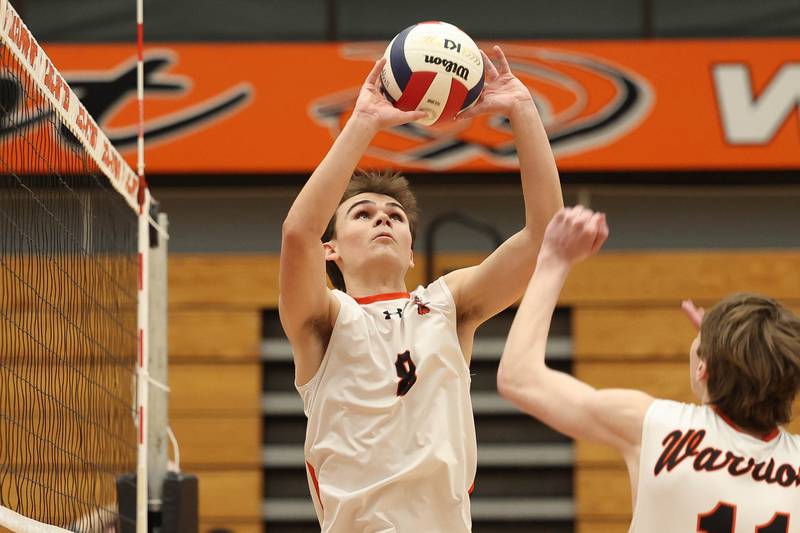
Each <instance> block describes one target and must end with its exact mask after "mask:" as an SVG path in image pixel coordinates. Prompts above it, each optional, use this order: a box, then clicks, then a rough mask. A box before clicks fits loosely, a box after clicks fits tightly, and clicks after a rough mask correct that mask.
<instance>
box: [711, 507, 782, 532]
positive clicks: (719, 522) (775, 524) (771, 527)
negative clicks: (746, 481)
mask: <svg viewBox="0 0 800 533" xmlns="http://www.w3.org/2000/svg"><path fill="white" fill-rule="evenodd" d="M735 527H736V506H735V505H733V504H730V503H725V502H719V503H718V504H717V506H716V507H714V508H713V509H712V510H711V511H709V512H707V513H703V514H699V515H697V531H699V532H702V533H734V528H735ZM788 531H789V515H788V514H786V513H775V514H774V515H772V520H770V521H769V522H768V523H766V524H763V525H760V526H756V529H755V533H787V532H788Z"/></svg>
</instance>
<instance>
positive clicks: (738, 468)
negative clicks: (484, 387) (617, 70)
mask: <svg viewBox="0 0 800 533" xmlns="http://www.w3.org/2000/svg"><path fill="white" fill-rule="evenodd" d="M607 236H608V227H607V225H606V222H605V217H604V215H602V214H598V213H593V212H592V211H590V210H588V209H584V208H582V207H576V208H572V209H563V210H561V211H559V212H558V214H557V215H556V216H555V217H554V218H553V220H552V221H551V222H550V224H549V225H548V227H547V230H546V232H545V237H544V242H543V244H542V249H541V252H540V254H539V258H538V262H537V267H536V272H535V273H534V275H533V277H532V279H531V281H530V284H529V285H528V289H527V291H526V294H525V296H524V298H523V300H522V303H521V305H520V308H519V310H518V312H517V316H516V318H515V319H514V323H513V325H512V327H511V331H510V333H509V336H508V341H507V344H506V348H505V351H504V353H503V356H502V359H501V363H500V369H499V371H498V376H497V383H498V389H499V391H500V393H501V394H502V395H503V396H504V397H506V398H507V399H509V400H511V401H512V402H514V403H515V404H516V405H517V406H518V407H519V408H520V409H522V410H523V411H525V412H526V413H528V414H530V415H532V416H535V417H536V418H538V419H540V420H541V421H543V422H544V423H546V424H548V425H550V426H552V427H553V428H555V429H556V430H558V431H560V432H562V433H565V434H567V435H569V436H571V437H573V438H576V439H586V440H591V441H595V442H599V443H602V444H606V445H609V446H612V447H614V448H616V449H617V450H618V451H619V452H620V453H621V454H622V456H623V457H624V459H625V463H626V465H627V467H628V473H629V475H630V483H631V493H632V495H633V502H634V509H633V520H632V522H631V526H630V531H631V532H633V533H688V532H691V531H703V532H706V533H745V532H746V533H754V532H755V533H787V532H792V533H797V532H800V437H798V436H796V435H792V434H790V433H788V432H786V431H785V430H783V429H781V428H780V426H781V425H782V424H785V423H787V422H788V421H789V420H790V418H791V408H792V401H793V399H794V398H795V396H796V394H797V392H798V389H800V320H798V318H797V317H796V316H795V315H793V314H792V313H791V312H790V311H788V310H786V309H784V308H783V307H781V305H780V304H778V303H777V302H775V301H774V300H771V299H769V298H764V297H761V296H757V295H754V294H737V295H733V296H730V297H728V298H725V299H723V300H722V301H720V302H719V303H718V304H717V305H716V306H714V307H713V308H712V309H711V310H709V311H708V312H707V313H706V314H705V316H702V313H700V312H699V311H698V310H696V309H694V308H693V306H692V305H687V306H685V307H686V308H687V310H688V311H689V312H690V316H691V317H693V318H694V319H695V320H696V321H697V322H698V323H700V320H701V319H702V323H700V333H699V335H698V336H697V338H695V340H694V342H693V343H692V345H691V349H690V353H689V366H690V376H691V385H692V391H693V392H694V394H695V395H696V396H697V398H698V399H699V400H700V402H701V405H691V404H683V403H678V402H673V401H667V400H656V399H654V398H652V397H650V396H649V395H647V394H645V393H644V392H640V391H637V390H622V389H607V390H596V389H594V388H592V387H591V386H590V385H588V384H586V383H583V382H581V381H579V380H577V379H575V378H573V377H572V376H569V375H567V374H564V373H561V372H556V371H554V370H550V369H549V368H547V366H546V365H545V362H544V356H545V344H546V341H547V333H548V329H549V327H550V318H551V315H552V313H553V309H554V307H555V305H556V301H557V299H558V294H559V292H560V290H561V286H562V284H563V282H564V280H565V278H566V276H567V274H568V272H569V270H570V268H571V266H572V265H573V264H574V263H576V262H578V261H580V260H582V259H584V258H586V257H588V256H590V255H592V254H594V253H595V252H597V250H598V249H599V248H600V247H601V246H602V244H603V242H604V241H605V239H606V237H607Z"/></svg>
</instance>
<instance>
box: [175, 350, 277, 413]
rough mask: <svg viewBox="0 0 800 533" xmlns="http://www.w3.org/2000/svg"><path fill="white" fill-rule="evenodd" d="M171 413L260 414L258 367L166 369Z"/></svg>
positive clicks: (217, 365)
mask: <svg viewBox="0 0 800 533" xmlns="http://www.w3.org/2000/svg"><path fill="white" fill-rule="evenodd" d="M169 383H170V388H171V389H172V395H171V398H170V413H171V415H172V416H175V415H178V414H197V413H205V414H207V415H212V414H213V415H220V414H225V413H238V414H244V413H248V414H260V413H261V366H260V364H259V363H257V362H254V363H246V364H244V363H243V364H216V365H215V364H198V365H189V364H175V365H170V367H169Z"/></svg>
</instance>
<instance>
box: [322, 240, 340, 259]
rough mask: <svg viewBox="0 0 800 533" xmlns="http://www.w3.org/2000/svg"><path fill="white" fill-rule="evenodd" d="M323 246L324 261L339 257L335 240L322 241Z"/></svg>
mask: <svg viewBox="0 0 800 533" xmlns="http://www.w3.org/2000/svg"><path fill="white" fill-rule="evenodd" d="M322 246H323V248H325V261H336V260H337V259H339V252H338V251H337V250H336V240H335V239H331V240H329V241H328V242H323V243H322Z"/></svg>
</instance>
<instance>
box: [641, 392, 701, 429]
mask: <svg viewBox="0 0 800 533" xmlns="http://www.w3.org/2000/svg"><path fill="white" fill-rule="evenodd" d="M713 417H714V413H713V410H712V409H711V408H710V407H709V406H707V405H697V404H693V403H685V402H678V401H675V400H663V399H656V400H654V401H653V402H652V403H651V404H650V407H649V408H648V409H647V413H646V414H645V420H644V423H645V425H650V426H675V427H689V426H696V425H704V424H705V423H707V422H708V421H709V420H710V419H712V418H713Z"/></svg>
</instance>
